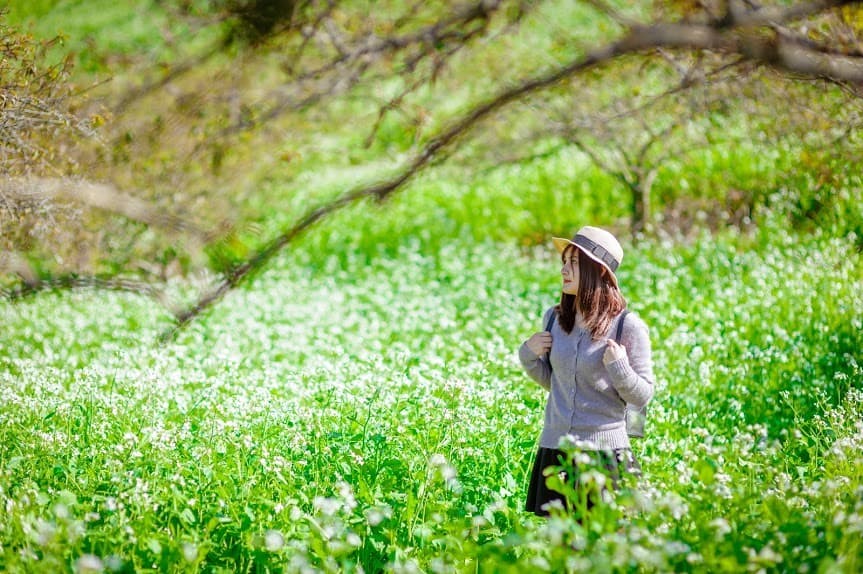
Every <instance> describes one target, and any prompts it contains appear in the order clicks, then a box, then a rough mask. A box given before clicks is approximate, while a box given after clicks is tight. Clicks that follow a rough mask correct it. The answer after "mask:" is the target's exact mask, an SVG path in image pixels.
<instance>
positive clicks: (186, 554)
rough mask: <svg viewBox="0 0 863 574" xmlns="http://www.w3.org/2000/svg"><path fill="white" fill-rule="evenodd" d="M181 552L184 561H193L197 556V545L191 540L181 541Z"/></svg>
mask: <svg viewBox="0 0 863 574" xmlns="http://www.w3.org/2000/svg"><path fill="white" fill-rule="evenodd" d="M182 552H183V559H184V560H185V561H186V562H194V561H195V560H197V558H198V547H197V546H195V545H194V544H192V543H191V542H183V546H182Z"/></svg>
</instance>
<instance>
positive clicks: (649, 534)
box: [0, 0, 863, 574]
mask: <svg viewBox="0 0 863 574" xmlns="http://www.w3.org/2000/svg"><path fill="white" fill-rule="evenodd" d="M192 4H195V5H197V4H200V5H206V4H207V3H206V2H200V3H192ZM558 4H560V3H554V6H557V5H558ZM564 4H566V3H564ZM81 6H82V2H81V1H73V0H58V1H54V0H40V1H38V2H32V3H24V2H13V3H12V5H11V7H10V13H9V18H10V19H11V21H12V22H13V23H15V22H19V23H24V22H26V23H27V26H29V29H31V30H32V31H33V33H34V34H36V35H41V36H45V37H47V36H50V35H52V34H54V33H57V32H58V31H63V32H64V33H66V34H67V37H66V39H65V40H64V43H65V44H64V46H65V47H66V48H67V49H68V50H70V51H73V52H74V53H75V60H76V66H77V72H76V73H78V74H82V75H83V77H86V78H87V79H88V80H92V79H93V77H98V78H101V76H99V74H103V75H105V71H106V70H108V69H111V70H120V71H116V72H113V71H112V73H116V74H117V82H116V83H117V84H122V82H123V81H128V79H129V78H128V75H127V76H124V75H123V73H124V72H123V71H122V69H123V68H122V67H123V65H126V64H128V65H129V69H131V70H132V72H130V74H131V73H134V72H135V70H136V69H137V68H134V66H133V65H132V64H135V65H140V59H147V58H150V59H152V61H154V62H155V61H161V60H163V59H164V60H165V61H172V60H171V59H172V58H173V57H175V55H172V51H173V50H177V51H183V50H185V52H184V53H186V54H188V53H194V51H195V47H196V46H197V45H198V43H200V44H204V43H206V41H207V40H208V39H209V38H210V36H208V34H211V33H213V32H212V30H209V31H208V30H206V29H205V30H203V31H202V32H201V33H200V34H198V35H197V36H195V38H193V39H192V40H189V41H188V43H187V44H182V42H179V41H178V42H177V43H174V44H172V43H170V42H169V41H168V40H167V39H166V38H172V37H173V36H172V34H177V35H181V34H182V33H183V31H182V30H181V28H182V24H181V23H178V22H173V21H172V20H171V18H170V15H166V14H167V13H166V12H164V11H163V10H162V3H160V2H144V1H143V0H142V1H141V2H106V1H102V0H99V1H94V2H93V3H92V4H90V6H91V8H92V11H90V12H87V13H84V12H82V9H81ZM82 14H83V15H82ZM567 18H569V20H567V21H566V22H568V23H571V24H572V25H573V26H575V25H580V26H584V27H587V28H590V29H589V30H587V31H586V32H585V34H586V35H585V39H586V41H587V40H589V41H594V40H597V41H599V40H601V39H602V38H604V37H607V36H608V35H609V34H611V32H613V28H612V27H610V26H609V25H602V26H594V27H591V26H592V24H591V20H590V18H595V14H594V13H593V12H591V11H590V10H589V9H588V8H585V7H581V8H579V9H577V10H576V9H573V10H572V13H569V14H568V15H567ZM16 19H17V20H16ZM154 22H155V24H154ZM22 25H23V24H22ZM157 25H158V26H161V27H162V28H161V30H162V32H164V33H163V34H160V32H159V31H158V30H156V26H157ZM166 30H167V31H166ZM521 41H523V42H524V43H523V44H518V46H517V48H519V49H523V50H525V51H526V52H527V53H530V52H531V51H532V50H538V49H539V48H537V46H540V48H542V46H541V45H540V44H541V43H542V42H545V41H547V42H549V43H551V40H548V39H546V38H543V37H538V38H531V37H527V38H524V39H522V40H519V42H521ZM88 42H89V44H88ZM88 46H90V48H88ZM93 46H96V47H98V49H96V48H93ZM91 48H92V49H91ZM56 49H60V48H56ZM559 50H560V52H553V51H552V50H551V49H550V48H549V49H548V54H550V55H548V58H549V59H552V58H553V57H556V58H559V59H562V56H561V52H565V48H559ZM142 53H144V54H145V55H144V56H142V55H141V54H142ZM491 56H494V54H491ZM491 56H489V59H490V60H492V61H493V60H494V58H493V57H491ZM222 57H223V58H228V57H229V56H228V55H223V56H222ZM124 58H128V60H129V61H128V62H127V61H126V60H124ZM136 58H138V59H137V60H136ZM249 60H251V58H249ZM129 62H131V63H129ZM521 64H523V65H526V64H524V62H521ZM213 65H215V64H213ZM499 65H500V66H503V64H499ZM250 66H251V65H250ZM514 67H517V66H516V65H515V64H514ZM89 73H93V74H94V76H92V77H90V76H86V74H89ZM80 77H82V76H79V78H80ZM217 80H221V78H217V77H216V76H215V75H214V82H215V81H217ZM82 85H86V84H84V83H82ZM471 97H474V98H475V97H476V95H475V94H471ZM460 98H464V100H467V99H469V98H468V97H467V96H465V95H464V94H457V97H453V101H452V102H447V103H446V104H445V106H444V107H448V108H450V109H456V108H458V106H460V105H462V106H463V105H465V103H464V101H463V100H462V99H460ZM339 105H342V106H344V107H345V108H351V106H356V107H357V108H358V107H359V106H360V104H357V103H356V102H351V101H350V100H349V99H348V103H345V101H341V102H337V103H336V104H334V105H333V108H336V109H337V111H338V107H339ZM366 112H368V110H366ZM128 113H129V114H130V115H132V114H134V113H141V112H140V111H135V110H134V109H133V110H132V111H130V112H128ZM345 113H346V117H347V116H350V115H351V114H352V113H353V111H352V109H348V110H347V112H345ZM732 115H733V114H732ZM444 117H445V118H446V117H448V116H446V115H445V114H444ZM737 119H739V118H737ZM732 120H734V118H732ZM390 121H391V122H392V123H386V122H385V123H384V124H383V126H382V128H381V130H380V133H379V134H378V135H377V139H376V140H375V145H373V146H370V147H366V148H363V147H362V146H361V145H360V144H359V143H358V142H359V141H360V140H362V139H364V138H365V137H366V136H367V135H368V134H367V133H365V132H364V133H361V134H359V132H355V133H348V132H351V129H352V128H351V126H350V125H349V124H347V123H346V124H344V125H340V126H336V127H334V128H333V131H332V132H331V133H328V134H326V136H325V137H323V136H322V137H321V138H320V141H315V145H314V146H312V145H309V146H307V147H306V148H303V147H302V146H301V145H299V144H297V148H298V149H300V151H302V152H305V154H306V155H304V156H302V158H301V159H297V160H295V163H298V164H299V165H300V166H301V168H302V169H301V168H297V167H294V164H293V163H292V164H289V165H287V166H283V167H278V166H277V167H275V168H273V169H272V173H270V174H269V175H268V176H267V177H266V178H263V179H262V180H261V181H258V180H256V181H255V182H254V185H252V184H249V188H250V189H251V188H253V190H252V191H248V190H247V191H248V193H246V195H242V196H239V195H238V198H237V199H236V207H237V209H238V211H239V212H240V216H239V225H238V227H237V229H239V232H238V234H237V235H238V236H239V237H238V239H237V241H236V242H235V243H231V244H228V243H227V242H226V243H223V244H215V245H213V246H210V249H209V251H208V255H209V256H210V257H211V259H210V263H211V264H212V269H211V270H210V271H208V272H206V273H205V272H203V271H201V270H200V269H198V270H196V271H194V272H190V273H188V274H186V275H183V276H178V277H174V278H172V279H171V280H170V284H169V296H170V297H171V298H172V299H173V300H174V301H175V302H176V303H178V304H179V303H189V302H190V301H191V300H192V298H193V296H194V293H195V292H196V290H198V289H200V288H202V287H204V286H205V285H207V284H208V282H209V281H211V280H212V279H213V278H214V277H215V275H216V271H217V267H218V264H223V265H225V266H229V265H230V264H232V263H236V262H237V261H239V260H241V259H242V258H243V257H244V256H247V255H248V254H249V253H250V252H251V251H252V250H253V249H254V248H256V247H259V246H260V244H262V243H263V242H264V241H265V240H266V239H267V238H270V237H273V236H274V235H276V234H277V233H278V231H279V230H280V229H284V228H286V227H289V226H290V225H291V224H292V223H293V222H295V221H296V220H297V219H298V218H300V217H301V216H302V214H304V213H306V212H307V210H308V209H309V206H310V205H318V202H319V201H324V200H325V199H326V198H331V197H333V196H334V195H335V194H336V193H339V192H342V191H344V190H345V189H349V188H351V187H352V186H354V185H355V184H356V182H357V181H366V180H368V181H373V180H375V179H376V178H379V177H381V175H382V174H386V173H388V172H387V170H392V169H393V168H392V166H393V165H394V164H396V163H397V161H398V160H400V159H402V158H403V156H404V155H405V154H408V152H409V151H410V149H411V146H412V145H413V142H414V140H413V136H412V134H406V133H405V131H404V129H403V128H404V126H403V125H402V124H400V123H399V122H398V121H396V120H390ZM729 121H731V120H729ZM734 129H739V130H740V131H741V132H746V129H747V127H746V126H742V127H739V128H738V127H737V126H736V125H731V126H730V127H728V131H733V130H734ZM298 137H299V136H298ZM676 137H682V136H679V135H678V136H676ZM387 138H391V141H390V140H387ZM729 142H730V143H729ZM677 143H679V142H677ZM289 145H292V142H290V141H289V142H287V143H285V149H287V148H288V147H289ZM467 145H468V146H469V145H476V146H477V147H478V148H481V144H477V143H475V142H469V143H468V144H467ZM237 147H238V148H239V147H240V145H239V144H238V146H237ZM548 147H549V148H551V147H552V146H550V145H549V146H548ZM309 150H311V151H309ZM345 150H347V151H345ZM279 151H281V150H279ZM524 151H525V152H528V151H542V152H544V151H545V150H524ZM244 153H246V154H247V155H245V156H244V155H243V154H244ZM165 154H166V155H168V152H165ZM236 154H237V157H236V158H234V160H233V161H235V162H236V164H232V166H231V167H232V168H235V169H237V171H238V172H239V173H240V175H242V174H243V173H245V172H244V171H243V170H244V169H248V173H249V178H250V179H251V178H252V176H253V175H254V176H260V173H258V172H255V169H256V167H255V165H254V163H253V159H255V160H256V159H257V158H256V156H251V155H250V154H249V152H247V151H238V152H236ZM328 154H329V155H328ZM376 154H377V155H376ZM300 155H301V154H299V153H298V154H297V157H300ZM250 157H251V158H252V159H250ZM807 157H808V156H806V155H805V151H804V150H803V145H802V144H799V145H791V144H788V143H787V142H786V143H782V144H778V145H775V146H771V147H767V146H762V145H761V144H760V143H758V142H755V143H748V144H741V143H739V140H735V139H733V138H730V137H729V138H728V139H723V138H722V137H717V139H716V144H715V145H713V146H711V147H709V148H705V149H704V150H702V151H698V152H695V153H691V154H688V155H687V156H686V158H685V159H683V160H675V158H671V160H669V161H668V162H666V163H665V164H664V165H663V167H662V169H661V170H660V171H659V173H658V175H657V177H656V182H655V184H654V190H653V204H654V205H653V208H654V210H655V212H656V213H657V216H658V217H657V219H658V221H657V232H656V233H654V234H650V235H645V236H638V237H635V238H633V237H632V236H631V235H630V234H629V232H628V217H629V216H630V211H631V209H630V207H629V201H630V195H629V194H628V192H627V191H626V190H625V189H623V188H622V186H620V185H619V184H618V182H617V181H616V180H615V179H614V178H613V177H612V176H610V175H608V173H606V172H603V171H601V170H600V169H598V168H597V167H596V166H594V165H593V164H592V163H591V162H590V160H589V158H588V157H587V156H585V155H583V154H581V153H579V152H577V151H575V150H574V148H571V147H562V148H559V149H556V151H553V152H549V153H538V154H537V157H535V158H532V159H523V160H520V161H516V162H512V163H505V162H499V165H498V164H496V163H495V162H488V163H491V164H492V165H491V166H486V167H483V168H482V169H470V166H467V165H465V164H466V163H469V162H468V161H467V160H465V159H464V158H461V157H459V156H458V155H456V156H455V158H454V159H453V161H451V162H449V163H444V164H442V165H435V166H434V167H433V168H432V169H429V170H428V171H426V172H423V173H422V174H420V175H419V176H418V177H417V178H415V179H414V180H413V181H412V182H411V183H410V185H408V186H407V187H406V188H405V189H404V190H403V191H401V192H399V193H398V194H396V195H394V196H393V197H392V198H391V199H389V200H388V201H386V202H383V203H371V202H367V203H364V202H360V203H358V204H356V205H353V206H351V207H349V208H346V209H344V210H342V211H339V212H337V213H335V214H334V215H333V216H331V217H329V218H327V219H326V220H324V221H322V222H321V223H320V224H318V225H316V226H313V227H312V228H311V229H309V230H307V231H306V232H305V233H304V234H303V235H301V236H300V237H299V239H298V240H297V241H296V242H294V243H291V244H290V245H289V246H288V247H287V248H286V249H285V250H284V251H283V252H282V253H281V254H280V255H279V256H277V257H276V258H275V259H274V260H272V261H271V262H270V264H269V265H267V266H265V268H264V269H262V270H261V271H259V272H258V273H256V274H255V275H254V276H253V277H251V279H250V280H248V281H246V282H244V283H242V284H241V285H240V286H239V287H238V288H237V289H235V290H233V291H231V292H230V293H229V294H228V295H227V296H226V297H225V298H224V299H223V300H222V301H221V302H219V303H218V304H217V305H215V306H214V307H212V308H211V309H210V310H209V311H207V312H206V313H205V314H204V315H203V316H201V317H199V318H198V319H197V320H196V321H194V322H193V323H191V324H190V325H189V326H188V327H187V328H185V329H184V330H182V331H180V332H178V333H177V334H176V335H175V336H174V337H173V338H171V339H164V338H162V335H163V334H164V333H165V332H167V331H168V330H170V328H171V327H172V325H173V322H172V321H173V317H172V315H171V314H170V313H169V312H168V311H167V310H166V309H165V307H163V306H162V305H160V304H159V303H158V302H156V301H154V300H151V299H148V298H146V297H144V296H139V295H134V294H128V293H117V292H110V291H100V290H95V289H92V290H86V289H82V290H75V291H71V290H66V291H56V292H41V293H37V294H32V295H29V296H27V297H25V298H22V299H21V300H17V301H15V302H10V301H7V300H5V299H4V300H0V325H2V328H0V571H3V572H13V573H30V572H35V573H42V572H45V573H54V572H75V573H96V572H99V573H101V572H105V573H110V572H121V573H131V572H171V573H197V572H201V573H204V572H206V573H225V574H227V573H234V572H244V573H265V572H298V573H312V572H333V573H335V572H349V573H359V572H365V573H376V572H388V573H390V572H391V573H418V572H422V573H450V572H456V573H462V572H465V573H474V572H484V573H485V572H488V573H497V572H503V573H507V572H511V573H524V572H554V573H559V572H595V573H603V574H604V573H608V572H704V573H713V572H810V573H813V574H814V573H819V574H832V573H857V572H860V571H863V353H861V349H863V260H861V248H863V182H861V176H860V174H859V170H858V169H857V167H856V166H854V165H844V164H830V165H829V166H828V165H827V164H826V160H825V164H824V165H821V164H819V165H818V166H817V169H814V168H812V166H811V165H809V164H807V161H809V162H810V163H818V162H820V161H821V159H823V158H822V157H821V156H818V157H816V158H815V159H814V160H813V159H811V158H809V159H807ZM804 160H806V161H804ZM153 161H154V165H155V167H152V166H151V167H152V169H153V170H154V171H156V172H158V171H159V169H161V164H158V162H157V161H156V160H153ZM266 161H267V160H261V163H266ZM460 161H461V163H459V162H460ZM243 162H246V163H245V164H244V163H243ZM156 164H158V165H156ZM167 164H168V162H167V160H166V165H167ZM118 169H120V168H118ZM819 170H820V171H819ZM130 171H133V170H131V169H130ZM191 171H194V170H191ZM827 172H829V173H827ZM825 174H826V175H825ZM202 177H203V176H202ZM825 181H827V183H825ZM729 190H736V191H738V192H741V193H742V194H743V195H744V196H745V203H746V206H747V208H746V209H747V211H746V214H745V216H743V217H739V216H737V215H735V216H733V217H732V215H731V212H732V211H734V209H736V208H734V206H730V205H729V202H728V201H727V197H728V195H727V194H728V193H729ZM741 190H742V191H741ZM587 224H592V225H599V226H604V227H607V228H609V229H611V230H613V231H615V232H616V233H618V234H619V236H620V237H621V238H622V242H623V246H624V250H625V256H624V260H623V264H622V266H621V268H620V270H619V278H620V284H621V288H622V291H623V294H624V297H625V298H626V299H627V301H628V306H629V308H630V310H632V311H634V312H635V313H637V314H638V315H639V316H641V317H642V318H643V319H644V321H645V322H646V323H647V325H648V326H649V328H650V337H651V342H652V346H653V358H654V369H655V373H656V378H657V382H656V384H657V387H656V393H655V397H654V399H653V401H652V402H651V404H650V405H649V416H648V423H647V436H646V437H645V438H643V439H639V440H637V441H634V444H633V449H634V451H635V454H636V456H637V458H638V459H639V461H640V463H641V466H642V468H643V471H644V476H643V477H642V478H641V479H640V480H639V481H638V482H630V483H627V484H625V485H624V486H623V488H621V489H620V490H619V491H617V492H615V493H609V494H608V496H607V497H606V500H605V501H604V503H603V504H601V505H599V506H598V507H597V508H596V509H594V510H593V511H592V512H591V513H590V514H589V515H588V517H587V518H586V519H585V520H584V521H583V522H581V523H579V522H578V521H575V520H573V518H572V516H569V515H567V514H565V513H563V512H560V513H556V514H555V515H554V516H552V517H551V518H549V519H540V518H537V517H535V516H533V515H529V514H527V513H525V512H524V511H523V510H522V506H523V504H524V492H525V490H526V487H527V480H528V473H529V471H530V465H531V463H532V457H533V455H534V453H535V449H536V447H537V444H538V437H539V434H540V431H541V426H542V421H543V409H544V405H545V391H543V390H542V389H541V388H540V387H539V386H538V385H536V384H535V383H533V382H532V381H531V380H530V379H528V378H527V376H526V375H525V374H524V373H523V372H522V369H521V367H520V364H519V362H518V357H517V349H518V347H519V346H520V344H521V343H522V342H523V341H524V340H525V339H526V338H528V337H529V336H530V335H531V334H532V333H534V332H535V331H537V330H540V329H541V328H542V325H541V324H540V323H541V317H542V314H543V312H544V311H545V310H546V309H547V308H548V307H549V306H551V305H553V304H555V303H556V302H557V301H558V299H559V296H560V261H559V257H558V255H557V253H556V251H555V250H554V248H553V246H552V244H551V241H550V238H551V237H552V235H561V234H562V235H571V234H572V233H573V232H574V231H575V230H576V229H577V228H578V227H580V226H581V225H587ZM148 237H149V236H147V235H144V240H147V238H148ZM595 480H597V481H599V482H601V481H602V480H603V477H602V476H601V475H598V474H597V475H596V476H595Z"/></svg>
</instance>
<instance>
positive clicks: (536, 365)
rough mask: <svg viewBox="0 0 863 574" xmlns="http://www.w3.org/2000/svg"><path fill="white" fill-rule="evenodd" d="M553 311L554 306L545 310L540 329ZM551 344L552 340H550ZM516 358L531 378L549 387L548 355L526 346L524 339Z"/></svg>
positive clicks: (542, 385) (549, 366) (549, 365)
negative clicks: (540, 353)
mask: <svg viewBox="0 0 863 574" xmlns="http://www.w3.org/2000/svg"><path fill="white" fill-rule="evenodd" d="M553 312H554V308H550V309H548V310H547V311H546V312H545V315H543V317H542V327H540V329H541V330H543V331H544V330H545V327H546V325H548V319H549V318H550V317H551V313H553ZM553 344H554V341H552V345H553ZM518 359H519V361H521V366H522V367H523V368H524V370H525V372H526V373H527V374H528V376H529V377H530V378H531V379H533V380H534V381H536V382H537V383H539V386H541V387H542V388H544V389H545V390H550V389H551V364H550V363H549V360H548V355H543V356H539V355H537V354H536V353H534V352H533V351H531V350H530V349H529V348H528V347H527V341H525V342H524V343H522V344H521V347H519V349H518Z"/></svg>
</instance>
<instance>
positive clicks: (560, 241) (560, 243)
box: [551, 237, 618, 287]
mask: <svg viewBox="0 0 863 574" xmlns="http://www.w3.org/2000/svg"><path fill="white" fill-rule="evenodd" d="M551 242H552V243H554V246H555V248H557V251H558V253H563V252H564V250H565V249H566V248H567V247H569V246H570V245H572V246H573V247H575V248H577V249H578V250H579V251H581V252H582V253H584V254H585V255H587V256H588V257H590V258H591V259H593V260H594V261H596V262H597V263H599V264H600V265H602V266H603V267H605V270H606V271H608V272H609V273H610V274H611V282H612V283H614V286H615V287H618V284H617V275H615V273H614V271H612V270H611V268H610V267H609V266H608V264H607V263H606V262H605V261H603V260H602V259H600V258H599V257H597V256H596V255H594V254H593V253H591V252H590V251H587V250H585V249H582V247H581V246H580V245H578V244H577V243H573V242H572V241H570V240H569V239H564V238H563V237H552V238H551Z"/></svg>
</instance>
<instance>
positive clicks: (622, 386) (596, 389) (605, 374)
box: [518, 309, 653, 450]
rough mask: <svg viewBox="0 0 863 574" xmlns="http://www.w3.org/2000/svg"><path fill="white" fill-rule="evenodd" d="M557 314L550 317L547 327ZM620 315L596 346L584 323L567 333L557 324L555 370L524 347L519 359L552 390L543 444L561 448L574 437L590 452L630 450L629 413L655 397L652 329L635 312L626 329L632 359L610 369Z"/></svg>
mask: <svg viewBox="0 0 863 574" xmlns="http://www.w3.org/2000/svg"><path fill="white" fill-rule="evenodd" d="M551 312H552V310H551V309H549V310H547V311H546V312H545V315H544V317H543V322H542V325H543V326H542V328H543V329H545V326H546V325H547V324H548V319H549V317H550V316H551V315H550V314H551ZM619 320H620V315H618V316H617V317H616V318H615V319H614V321H612V323H611V327H610V328H609V332H608V334H607V335H606V336H605V337H602V338H601V339H600V340H598V341H594V340H592V339H591V337H590V333H589V332H588V331H587V330H586V329H585V328H584V327H582V326H580V325H579V324H578V323H576V325H575V327H573V329H572V332H571V333H569V334H567V333H565V332H564V331H563V329H561V327H560V322H559V321H555V322H554V325H553V326H552V328H551V338H552V345H551V353H550V358H551V365H552V368H549V363H548V358H546V357H545V356H542V357H540V356H537V355H536V354H535V353H533V352H532V351H531V350H530V349H528V348H527V343H526V342H525V343H523V344H522V346H521V348H520V349H519V351H518V357H519V360H520V361H521V364H522V366H523V367H524V370H525V371H527V374H528V375H529V376H530V377H531V378H532V379H533V380H535V381H536V382H537V383H539V384H540V385H541V386H542V387H543V388H544V389H546V390H548V391H549V395H548V402H547V403H546V407H545V424H544V426H543V430H542V436H541V437H540V441H539V444H540V446H541V447H544V448H558V445H559V441H560V439H561V438H562V437H563V436H565V435H571V436H572V437H574V438H575V439H576V440H580V441H584V442H586V443H587V444H586V445H585V446H584V448H585V449H588V450H592V449H616V448H628V447H629V446H630V445H629V437H628V436H627V434H626V423H625V420H624V417H625V414H624V413H625V408H626V403H629V404H630V405H632V406H633V407H634V408H637V409H639V408H641V407H643V406H644V405H646V404H647V402H648V401H649V400H650V399H651V397H652V396H653V361H652V359H651V355H650V337H649V335H648V332H647V325H645V324H644V321H642V320H641V318H639V317H638V316H637V315H635V314H634V313H629V314H628V315H627V316H626V319H625V321H624V324H623V334H622V336H621V341H620V342H621V344H622V345H623V346H624V347H625V348H626V354H627V358H623V359H618V360H616V361H614V362H613V363H611V364H609V365H608V367H606V366H605V365H604V364H603V363H602V355H603V353H604V352H605V347H606V339H613V338H614V334H615V332H616V329H617V323H618V321H619Z"/></svg>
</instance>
